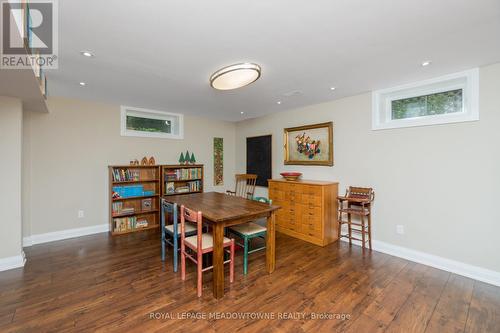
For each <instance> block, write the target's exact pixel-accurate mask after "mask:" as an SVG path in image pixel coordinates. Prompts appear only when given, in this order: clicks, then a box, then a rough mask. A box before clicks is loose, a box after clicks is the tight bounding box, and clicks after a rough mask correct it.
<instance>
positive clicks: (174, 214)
mask: <svg viewBox="0 0 500 333" xmlns="http://www.w3.org/2000/svg"><path fill="white" fill-rule="evenodd" d="M161 230H162V233H161V261H165V250H166V246H167V245H170V246H172V248H173V252H174V254H173V267H174V272H177V265H178V261H179V260H178V257H179V255H178V254H179V239H180V236H181V228H180V227H179V224H178V209H177V204H176V203H174V204H172V203H170V202H167V201H165V200H164V199H161ZM185 231H186V235H187V236H192V235H196V226H195V225H193V224H192V223H186V227H185Z"/></svg>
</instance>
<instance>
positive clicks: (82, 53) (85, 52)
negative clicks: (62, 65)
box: [80, 51, 94, 58]
mask: <svg viewBox="0 0 500 333" xmlns="http://www.w3.org/2000/svg"><path fill="white" fill-rule="evenodd" d="M80 54H81V55H82V56H84V57H89V58H90V57H93V56H94V54H93V53H92V52H90V51H81V52H80Z"/></svg>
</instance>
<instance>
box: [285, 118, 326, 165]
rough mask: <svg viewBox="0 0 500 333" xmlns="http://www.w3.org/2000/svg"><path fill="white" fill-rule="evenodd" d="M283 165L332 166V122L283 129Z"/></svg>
mask: <svg viewBox="0 0 500 333" xmlns="http://www.w3.org/2000/svg"><path fill="white" fill-rule="evenodd" d="M283 140H284V150H285V165H324V166H333V122H331V121H330V122H326V123H321V124H314V125H305V126H297V127H289V128H285V129H284V136H283Z"/></svg>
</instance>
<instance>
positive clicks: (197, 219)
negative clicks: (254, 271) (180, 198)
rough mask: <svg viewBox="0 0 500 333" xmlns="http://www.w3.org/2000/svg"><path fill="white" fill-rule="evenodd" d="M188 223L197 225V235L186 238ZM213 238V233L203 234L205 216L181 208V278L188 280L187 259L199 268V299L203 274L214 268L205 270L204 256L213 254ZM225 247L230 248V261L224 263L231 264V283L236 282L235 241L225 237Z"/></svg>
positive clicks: (210, 267)
mask: <svg viewBox="0 0 500 333" xmlns="http://www.w3.org/2000/svg"><path fill="white" fill-rule="evenodd" d="M186 222H192V223H195V224H196V235H193V236H189V237H186V225H187V223H186ZM213 244H214V241H213V237H212V234H211V233H204V232H203V216H202V213H201V212H195V211H193V210H191V209H189V208H186V207H184V205H182V206H181V278H182V280H186V257H187V258H188V259H189V260H191V261H192V262H194V263H195V264H196V267H197V279H198V282H197V290H198V297H201V291H202V283H203V280H202V274H203V272H205V271H207V270H211V269H212V268H213V266H209V267H205V268H203V260H202V259H203V255H204V254H205V253H210V252H213V250H214V249H213ZM223 247H224V248H229V251H227V250H226V252H228V253H229V260H226V261H224V264H227V263H229V282H231V283H232V282H233V280H234V239H229V238H227V237H224V241H223Z"/></svg>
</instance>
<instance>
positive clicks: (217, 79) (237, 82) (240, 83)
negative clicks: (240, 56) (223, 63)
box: [210, 63, 261, 90]
mask: <svg viewBox="0 0 500 333" xmlns="http://www.w3.org/2000/svg"><path fill="white" fill-rule="evenodd" d="M260 74H261V68H260V66H259V65H257V64H251V63H242V64H235V65H231V66H227V67H224V68H221V69H219V70H218V71H216V72H215V73H213V74H212V75H211V76H210V86H212V88H214V89H217V90H232V89H237V88H241V87H244V86H246V85H249V84H250V83H253V82H255V81H257V79H258V78H259V77H260Z"/></svg>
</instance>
